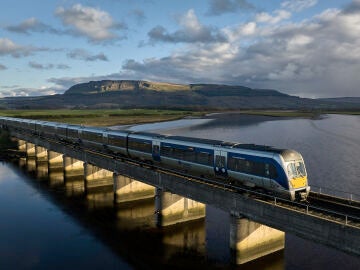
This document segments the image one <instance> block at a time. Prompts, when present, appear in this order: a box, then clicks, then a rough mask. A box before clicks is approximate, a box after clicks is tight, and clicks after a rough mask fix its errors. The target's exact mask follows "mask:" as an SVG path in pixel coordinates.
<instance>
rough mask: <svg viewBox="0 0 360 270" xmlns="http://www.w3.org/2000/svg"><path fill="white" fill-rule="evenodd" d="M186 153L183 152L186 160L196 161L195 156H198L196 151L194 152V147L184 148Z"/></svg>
mask: <svg viewBox="0 0 360 270" xmlns="http://www.w3.org/2000/svg"><path fill="white" fill-rule="evenodd" d="M183 151H184V154H183V158H184V160H186V161H190V162H194V161H195V158H196V153H195V152H194V149H193V148H187V149H184V150H183Z"/></svg>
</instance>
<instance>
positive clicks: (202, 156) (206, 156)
mask: <svg viewBox="0 0 360 270" xmlns="http://www.w3.org/2000/svg"><path fill="white" fill-rule="evenodd" d="M213 161H214V156H213V155H212V154H210V153H206V152H197V153H196V162H197V163H200V164H204V165H211V166H213Z"/></svg>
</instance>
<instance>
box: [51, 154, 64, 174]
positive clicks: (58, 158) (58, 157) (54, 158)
mask: <svg viewBox="0 0 360 270" xmlns="http://www.w3.org/2000/svg"><path fill="white" fill-rule="evenodd" d="M47 157H48V166H49V170H52V169H54V170H63V169H64V160H63V154H61V153H58V152H54V151H50V150H47Z"/></svg>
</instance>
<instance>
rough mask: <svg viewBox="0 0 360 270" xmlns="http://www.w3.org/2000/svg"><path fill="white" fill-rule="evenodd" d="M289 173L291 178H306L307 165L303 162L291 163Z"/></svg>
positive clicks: (288, 168) (288, 166) (288, 167)
mask: <svg viewBox="0 0 360 270" xmlns="http://www.w3.org/2000/svg"><path fill="white" fill-rule="evenodd" d="M287 171H288V175H289V177H290V178H296V177H303V176H306V171H305V165H304V163H303V162H302V161H295V162H291V163H289V164H288V165H287Z"/></svg>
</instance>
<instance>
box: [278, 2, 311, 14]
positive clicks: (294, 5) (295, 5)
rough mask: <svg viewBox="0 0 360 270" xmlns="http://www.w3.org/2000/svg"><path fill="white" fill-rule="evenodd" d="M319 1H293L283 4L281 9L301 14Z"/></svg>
mask: <svg viewBox="0 0 360 270" xmlns="http://www.w3.org/2000/svg"><path fill="white" fill-rule="evenodd" d="M317 2H318V0H291V1H285V2H283V3H281V7H282V8H284V9H287V10H290V11H294V12H300V11H303V10H304V9H308V8H310V7H312V6H315V5H316V4H317Z"/></svg>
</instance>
